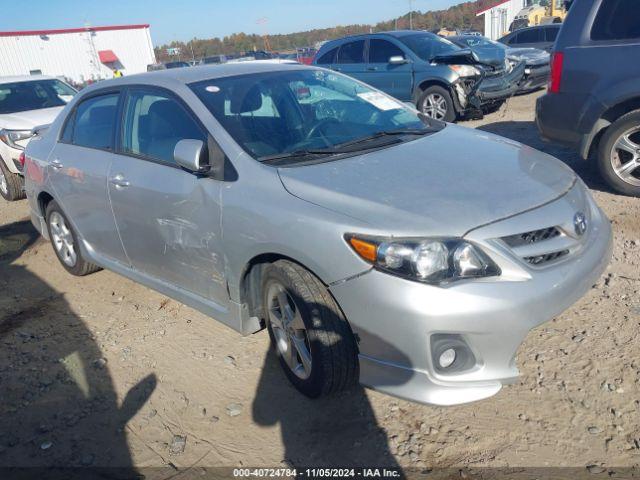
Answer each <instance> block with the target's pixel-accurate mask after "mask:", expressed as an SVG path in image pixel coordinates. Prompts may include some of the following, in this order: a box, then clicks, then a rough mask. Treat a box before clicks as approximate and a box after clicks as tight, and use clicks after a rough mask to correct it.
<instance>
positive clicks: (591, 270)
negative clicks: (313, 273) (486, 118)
mask: <svg viewBox="0 0 640 480" xmlns="http://www.w3.org/2000/svg"><path fill="white" fill-rule="evenodd" d="M567 196H569V195H568V194H567ZM589 201H590V202H593V201H592V200H589ZM557 203H563V204H562V205H560V206H558V205H556V206H554V204H557ZM574 207H575V205H574V204H572V203H571V202H569V201H568V200H566V199H564V200H563V199H560V200H558V201H556V202H553V203H552V204H550V205H547V206H546V207H541V208H540V209H537V210H533V211H531V212H528V213H526V214H523V215H521V216H519V217H522V218H518V217H514V218H513V219H509V220H506V221H503V222H498V223H496V224H493V225H491V226H488V227H483V228H482V229H479V230H476V231H474V232H471V233H470V234H469V235H468V236H467V238H468V239H470V240H472V241H475V242H477V243H479V244H481V245H483V243H484V240H482V239H483V238H488V237H487V235H497V233H496V232H498V231H499V230H500V228H504V229H505V231H506V230H508V229H510V228H512V227H514V225H515V228H519V227H518V225H520V226H522V225H523V223H522V222H523V221H524V224H527V223H529V224H531V223H535V222H538V225H534V227H535V228H538V226H540V227H541V228H542V227H543V226H544V225H545V224H546V223H548V222H549V220H550V219H551V218H552V217H554V214H553V211H554V210H555V211H556V214H555V215H556V216H558V217H559V216H561V215H562V216H565V217H566V215H565V214H566V213H567V211H569V210H570V211H571V212H574V213H575V209H574ZM550 212H551V214H550ZM571 215H573V214H571ZM571 218H572V217H571ZM590 224H591V225H590V231H589V233H588V234H587V235H585V238H584V240H583V243H582V244H581V247H580V251H579V252H577V253H575V254H574V255H571V256H570V258H567V259H566V260H564V261H560V262H558V263H557V264H554V265H549V266H547V267H545V268H533V267H531V268H529V267H528V266H524V265H521V267H522V269H523V271H524V272H525V275H523V276H522V277H520V278H515V277H512V278H507V279H504V278H503V277H504V276H505V272H506V271H508V268H507V269H504V268H503V277H498V278H497V279H485V280H483V281H463V282H458V283H455V284H453V285H451V286H449V287H434V286H429V285H424V284H421V283H418V282H412V281H408V280H404V279H401V278H398V277H395V276H392V275H389V274H386V273H383V272H380V271H378V270H375V269H373V270H370V271H368V272H367V273H365V274H363V275H360V276H358V277H356V278H353V279H350V280H347V281H344V282H342V283H339V284H335V285H333V286H331V292H332V293H333V295H334V297H335V298H336V300H337V301H338V303H339V304H340V306H341V307H342V309H343V311H344V313H345V315H346V317H347V318H348V319H349V322H350V324H351V327H352V329H353V331H354V334H355V335H356V336H357V339H358V342H359V343H358V345H359V360H360V382H361V383H362V384H363V385H365V386H368V387H371V388H373V389H375V390H379V391H382V392H385V393H388V394H390V395H394V396H397V397H401V398H405V399H407V400H412V401H416V402H420V403H426V404H433V405H455V404H460V403H467V402H471V401H475V400H480V399H483V398H487V397H490V396H492V395H494V394H496V393H497V392H498V391H499V390H500V389H501V388H502V385H504V384H507V383H512V382H513V381H514V380H515V379H516V378H517V376H518V369H517V367H516V361H515V355H516V352H517V350H518V348H519V346H520V344H521V343H522V341H523V340H524V338H525V337H526V335H527V333H528V332H529V331H530V330H531V329H532V328H534V327H535V326H537V325H539V324H541V323H543V322H546V321H548V320H550V319H552V318H553V317H555V316H556V315H558V314H560V313H561V312H562V311H564V310H565V309H566V308H568V307H569V306H570V305H572V304H573V303H574V302H576V301H577V300H578V299H579V298H580V297H582V296H583V295H584V294H585V292H587V291H588V290H589V289H590V288H591V287H592V285H593V284H594V283H596V281H597V280H598V278H599V276H600V275H601V273H602V272H603V271H604V269H605V268H606V266H607V264H608V263H609V259H610V256H611V248H612V238H611V226H610V223H609V221H608V220H607V219H606V217H605V216H604V214H602V212H601V211H600V210H599V208H598V207H597V206H595V203H592V211H591V213H590ZM516 231H518V230H516ZM519 231H523V230H519ZM524 231H526V229H525V230H524ZM500 235H502V234H500ZM587 237H588V238H587ZM491 238H495V237H491ZM492 256H493V255H492ZM518 260H519V259H518ZM518 260H514V259H511V260H510V261H514V262H517V261H518ZM522 263H523V262H522ZM507 277H508V274H507ZM434 335H436V336H440V335H445V336H446V335H449V336H456V337H459V338H461V339H463V341H464V342H465V343H466V344H467V346H468V347H469V349H470V350H471V351H472V352H473V356H474V357H475V363H474V364H473V366H471V367H470V368H466V369H465V370H463V371H458V372H455V373H450V374H443V373H442V371H440V370H438V368H437V367H436V366H435V365H434V359H433V355H432V352H431V348H432V347H431V345H433V343H432V342H431V339H432V337H433V336H434Z"/></svg>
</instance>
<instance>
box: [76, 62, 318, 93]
mask: <svg viewBox="0 0 640 480" xmlns="http://www.w3.org/2000/svg"><path fill="white" fill-rule="evenodd" d="M317 68H318V67H313V66H311V67H310V66H307V65H302V64H299V63H297V62H292V63H284V62H282V63H276V62H269V61H263V60H253V61H245V62H238V63H223V64H218V65H216V64H209V65H197V66H195V67H190V68H171V69H167V70H156V71H152V72H145V73H138V74H135V75H128V76H126V77H119V78H114V79H110V80H103V81H101V82H98V83H94V84H93V85H90V86H89V87H87V88H85V89H84V90H83V92H85V91H87V92H89V91H97V90H102V89H104V88H113V87H116V86H126V85H140V84H143V85H155V86H160V87H162V86H165V87H169V88H170V87H172V86H175V85H176V84H189V83H194V82H201V81H205V80H215V79H216V78H223V77H233V76H236V75H250V74H252V73H266V72H278V71H289V70H309V69H311V70H315V69H317Z"/></svg>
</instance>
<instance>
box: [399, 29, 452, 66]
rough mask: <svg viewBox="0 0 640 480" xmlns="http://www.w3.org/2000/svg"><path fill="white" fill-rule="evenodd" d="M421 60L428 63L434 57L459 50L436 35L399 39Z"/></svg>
mask: <svg viewBox="0 0 640 480" xmlns="http://www.w3.org/2000/svg"><path fill="white" fill-rule="evenodd" d="M399 40H400V41H402V42H403V43H404V44H405V45H406V46H407V47H409V48H410V49H411V50H412V51H413V53H415V54H416V55H417V56H418V57H420V58H421V59H422V60H426V61H427V62H430V61H431V60H432V59H433V57H435V56H436V55H441V54H443V53H451V52H455V51H456V50H460V47H459V46H457V45H456V44H454V43H452V42H450V41H449V40H446V39H444V38H442V37H439V36H437V35H428V34H417V35H408V36H406V37H400V39H399Z"/></svg>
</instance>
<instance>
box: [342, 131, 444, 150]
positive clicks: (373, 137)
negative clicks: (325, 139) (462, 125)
mask: <svg viewBox="0 0 640 480" xmlns="http://www.w3.org/2000/svg"><path fill="white" fill-rule="evenodd" d="M437 131H438V129H435V128H404V129H398V130H382V131H380V132H376V133H372V134H371V135H367V136H366V137H360V138H356V139H355V140H349V141H348V142H343V143H338V144H336V145H334V146H333V148H336V147H338V148H342V147H349V146H351V145H358V144H359V143H365V142H369V141H371V140H376V139H378V138H382V137H393V136H398V135H426V134H427V133H433V132H437Z"/></svg>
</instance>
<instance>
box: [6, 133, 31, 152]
mask: <svg viewBox="0 0 640 480" xmlns="http://www.w3.org/2000/svg"><path fill="white" fill-rule="evenodd" d="M31 137H32V134H31V130H4V129H2V130H0V140H2V142H3V143H6V144H7V145H9V146H10V147H11V148H18V149H20V150H24V147H23V146H22V145H18V144H17V143H16V142H19V141H20V140H26V139H28V138H31Z"/></svg>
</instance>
